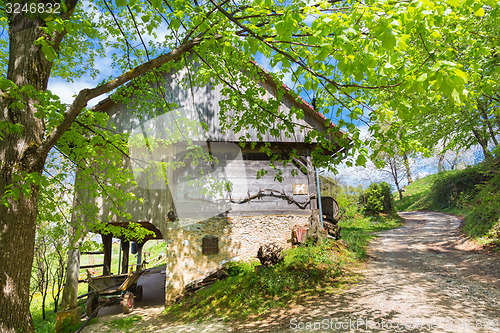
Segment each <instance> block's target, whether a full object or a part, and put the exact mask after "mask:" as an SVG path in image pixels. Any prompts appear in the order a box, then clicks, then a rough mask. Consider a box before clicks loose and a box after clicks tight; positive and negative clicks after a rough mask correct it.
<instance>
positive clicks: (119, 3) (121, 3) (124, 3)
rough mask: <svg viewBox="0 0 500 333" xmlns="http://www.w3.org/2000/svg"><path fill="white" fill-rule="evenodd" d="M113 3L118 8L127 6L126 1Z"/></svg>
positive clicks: (119, 0)
mask: <svg viewBox="0 0 500 333" xmlns="http://www.w3.org/2000/svg"><path fill="white" fill-rule="evenodd" d="M115 2H116V5H117V6H118V7H124V6H126V5H127V0H116V1H115Z"/></svg>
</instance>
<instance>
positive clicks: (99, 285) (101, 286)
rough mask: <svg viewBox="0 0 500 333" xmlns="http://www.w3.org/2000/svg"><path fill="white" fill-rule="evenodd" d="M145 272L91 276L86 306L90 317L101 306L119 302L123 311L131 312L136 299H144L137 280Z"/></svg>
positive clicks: (86, 311)
mask: <svg viewBox="0 0 500 333" xmlns="http://www.w3.org/2000/svg"><path fill="white" fill-rule="evenodd" d="M143 272H144V270H140V271H136V272H132V273H130V274H119V275H108V276H96V277H91V276H89V277H88V278H87V283H88V285H89V292H90V294H89V296H88V298H87V305H86V306H85V313H86V314H87V316H88V317H90V316H91V315H92V314H94V312H95V311H96V310H97V311H98V309H100V308H101V307H105V306H112V305H119V304H121V306H122V310H123V313H125V314H127V313H130V312H131V311H132V310H133V309H134V303H135V299H137V301H141V300H142V286H140V285H137V280H138V279H139V277H140V276H141V275H142V273H143ZM94 315H97V313H95V314H94Z"/></svg>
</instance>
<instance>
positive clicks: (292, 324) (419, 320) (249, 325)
mask: <svg viewBox="0 0 500 333" xmlns="http://www.w3.org/2000/svg"><path fill="white" fill-rule="evenodd" d="M401 216H403V217H404V218H405V219H406V222H405V224H404V225H403V226H402V227H400V228H398V229H394V230H391V231H388V232H385V233H383V234H382V236H381V237H380V238H379V239H378V240H377V241H376V242H374V243H373V244H372V245H371V247H370V250H369V255H370V260H369V261H368V263H367V265H366V270H365V271H364V273H363V274H364V275H365V279H363V281H362V282H361V283H359V284H358V285H355V286H354V287H352V288H350V289H348V290H346V291H344V292H341V293H339V294H336V295H325V296H321V297H316V298H314V299H311V300H304V301H303V302H301V303H300V305H297V306H294V307H293V308H291V309H286V310H282V311H277V312H275V313H272V314H270V315H269V316H268V317H267V318H266V319H264V320H258V321H247V322H245V323H221V322H210V321H207V322H204V323H201V324H193V325H183V326H176V327H166V326H164V325H162V324H161V323H160V322H158V323H156V324H154V323H151V322H150V323H149V324H148V325H147V326H146V327H143V328H142V329H141V330H140V331H141V332H144V331H149V329H151V331H156V332H306V331H316V332H324V331H328V332H500V323H499V320H500V258H499V256H491V255H487V254H484V253H481V252H480V251H477V248H475V247H474V246H471V244H470V243H468V242H467V241H466V240H465V239H464V238H463V237H461V236H460V233H459V232H458V228H459V226H460V221H459V219H458V218H456V217H452V216H450V215H445V214H440V213H434V212H408V213H401ZM214 315H216V314H214ZM144 324H146V323H144Z"/></svg>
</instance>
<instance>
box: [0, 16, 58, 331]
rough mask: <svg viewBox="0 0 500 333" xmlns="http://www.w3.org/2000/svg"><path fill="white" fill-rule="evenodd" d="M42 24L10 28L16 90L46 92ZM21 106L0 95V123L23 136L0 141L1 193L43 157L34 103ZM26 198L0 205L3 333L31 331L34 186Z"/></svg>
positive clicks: (16, 19)
mask: <svg viewBox="0 0 500 333" xmlns="http://www.w3.org/2000/svg"><path fill="white" fill-rule="evenodd" d="M42 25H43V21H41V20H40V19H39V18H27V17H25V16H24V15H23V14H13V15H12V17H11V24H10V28H9V64H8V70H7V79H8V80H11V81H13V82H14V84H16V85H17V87H23V86H25V85H31V86H33V87H34V88H35V90H37V91H40V90H46V87H47V82H48V79H49V74H50V70H51V64H50V63H49V62H48V61H47V60H46V59H45V58H44V56H43V54H42V52H41V50H40V46H38V45H34V41H35V40H37V39H38V38H40V37H41V36H42V32H41V30H40V29H39V28H40V27H41V26H42ZM22 98H23V102H24V106H22V107H21V108H17V107H15V106H12V107H11V104H12V103H13V102H14V101H15V100H14V99H12V97H10V96H9V95H7V94H5V93H4V92H2V93H1V94H0V112H1V113H0V121H5V122H7V123H10V124H21V125H22V126H23V131H22V132H21V133H5V136H4V138H3V140H1V141H0V161H2V163H1V165H0V193H1V194H2V196H3V195H4V194H5V191H6V190H8V189H9V187H10V186H12V185H14V186H13V187H12V188H19V185H23V182H22V181H21V182H17V183H16V181H15V177H16V176H17V177H19V176H20V175H26V174H28V173H32V172H38V173H41V172H42V170H43V165H44V163H45V158H46V156H36V153H35V150H36V147H37V146H38V145H40V143H41V141H42V136H43V134H44V127H43V123H42V120H41V119H40V118H37V117H36V116H35V113H36V112H37V109H36V107H35V106H34V105H35V103H36V100H34V99H33V98H32V97H30V96H27V95H23V96H22ZM26 189H29V190H31V193H30V194H29V195H28V194H26V195H24V194H22V193H21V194H19V198H17V199H16V198H14V197H10V198H8V199H7V202H8V207H7V206H6V205H4V204H1V205H0V216H1V218H0V244H1V245H2V250H1V251H0V331H1V332H2V333H10V332H12V333H14V332H33V331H34V328H33V321H32V319H31V314H30V311H29V299H30V298H29V287H30V276H31V267H32V263H33V252H34V241H35V224H36V215H37V205H38V185H36V184H26Z"/></svg>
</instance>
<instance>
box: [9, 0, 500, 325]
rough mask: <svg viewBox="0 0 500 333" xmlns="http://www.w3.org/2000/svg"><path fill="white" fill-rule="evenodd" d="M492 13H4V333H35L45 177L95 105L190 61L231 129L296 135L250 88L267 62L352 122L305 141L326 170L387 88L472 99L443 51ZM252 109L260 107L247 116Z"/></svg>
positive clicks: (126, 3) (247, 5) (225, 4)
mask: <svg viewBox="0 0 500 333" xmlns="http://www.w3.org/2000/svg"><path fill="white" fill-rule="evenodd" d="M486 2H487V3H489V5H490V7H489V8H491V9H488V10H489V12H488V13H490V12H493V11H497V10H498V9H497V7H498V4H496V3H495V2H494V1H486ZM483 5H484V2H483V1H475V0H467V1H463V2H459V1H432V2H430V1H423V2H418V1H409V2H406V1H403V2H393V1H363V2H359V1H336V0H333V1H331V0H330V1H318V2H310V1H301V0H292V1H286V2H285V1H271V0H266V1H262V0H259V1H243V2H236V3H235V2H229V1H217V0H208V1H199V0H179V1H161V0H115V1H108V0H95V1H92V2H81V1H78V0H53V1H51V0H15V1H6V0H2V1H1V6H0V8H1V17H0V18H1V20H0V24H1V25H2V29H3V31H8V36H5V35H2V39H1V42H0V47H2V50H1V52H0V57H1V59H0V61H1V64H2V66H0V70H1V71H2V76H1V78H0V88H1V93H0V110H1V111H0V130H1V131H0V137H1V141H0V162H1V164H0V193H1V195H2V204H1V205H0V244H1V248H2V251H0V331H2V332H17V331H22V332H30V331H33V323H32V320H31V316H30V313H29V278H30V268H31V262H32V260H33V252H34V239H35V223H36V217H37V205H38V197H39V190H40V186H41V184H42V183H43V179H44V175H43V170H44V165H45V162H46V159H47V155H48V154H49V152H50V151H51V149H52V148H53V147H54V146H55V145H56V144H57V145H59V144H60V142H61V140H62V138H66V141H68V140H69V141H76V142H79V141H81V140H84V139H85V140H86V139H88V137H85V136H82V135H80V136H75V135H70V136H66V133H67V132H68V131H71V130H72V129H73V128H74V127H75V126H79V125H78V121H80V120H82V118H84V117H93V115H91V114H90V113H88V112H87V111H85V110H86V109H85V108H86V105H87V103H88V102H89V101H90V100H92V99H93V98H96V97H98V96H101V95H103V94H108V93H111V92H114V91H115V90H116V89H118V88H120V87H122V86H123V85H124V84H126V83H127V82H130V81H132V80H134V83H133V84H134V86H133V87H137V86H141V82H139V81H140V79H142V78H143V77H145V76H147V75H144V74H146V73H148V72H150V71H152V70H153V69H159V70H160V69H161V70H167V69H169V68H173V67H175V66H181V65H182V63H183V62H185V61H186V59H187V58H188V57H186V55H188V54H189V56H190V59H193V61H196V62H197V63H198V64H199V67H198V70H197V71H196V72H193V73H192V77H191V78H190V84H207V83H209V82H211V83H215V84H223V85H224V86H225V89H224V90H223V93H224V94H225V95H226V97H227V99H226V102H225V103H224V105H221V108H222V114H224V112H225V111H227V110H228V109H232V110H235V114H236V117H233V118H232V119H226V120H227V121H228V126H232V127H234V128H235V129H238V130H245V129H248V128H250V127H252V128H255V129H257V130H258V131H260V132H261V133H264V132H266V131H269V130H271V131H272V132H274V133H275V132H276V130H283V131H288V132H290V131H292V129H293V126H292V118H293V117H303V113H302V112H301V110H293V111H292V114H291V115H290V116H291V117H290V118H285V117H283V115H282V114H281V113H280V110H279V109H278V105H279V99H280V96H282V94H283V93H285V89H282V88H280V89H279V90H278V92H277V94H276V96H275V98H274V99H270V100H260V99H259V98H258V96H261V90H259V88H258V87H256V86H255V84H253V83H254V79H256V78H258V77H259V76H260V75H262V73H261V72H260V71H259V70H258V69H256V68H255V66H252V65H251V64H250V63H249V61H248V59H249V58H253V57H256V56H264V57H267V58H268V59H269V60H270V63H271V65H272V66H275V67H278V68H279V69H280V71H279V73H278V74H273V73H270V75H271V76H272V77H273V79H274V80H275V81H276V82H277V83H280V82H282V79H283V77H284V75H285V74H288V75H291V77H293V78H294V81H296V82H298V83H299V84H298V86H297V91H298V92H299V93H302V94H307V93H311V92H312V91H315V90H318V91H320V93H318V96H317V98H318V100H321V103H317V109H318V111H319V112H323V113H331V112H337V111H339V112H340V110H341V109H343V110H344V111H345V112H341V113H343V114H345V115H346V117H344V118H343V119H339V120H338V123H339V126H341V127H345V128H346V129H347V130H349V131H351V133H352V141H351V143H349V140H348V139H347V135H345V136H343V137H338V138H337V142H336V143H332V142H330V140H327V136H326V135H325V133H318V132H317V131H314V130H312V131H310V132H309V134H308V136H307V139H308V140H311V141H313V140H314V141H316V142H318V143H319V144H318V151H317V153H315V154H314V156H315V160H316V164H317V165H328V164H329V162H331V161H332V158H331V157H325V156H323V154H322V149H323V148H325V147H329V146H331V145H333V144H338V145H340V146H345V147H346V148H351V152H352V153H354V152H355V151H356V150H357V148H360V147H361V146H362V144H363V142H362V141H361V140H359V133H357V129H356V123H355V122H354V121H355V120H356V119H358V118H360V117H363V113H364V110H363V108H368V109H370V110H372V112H379V110H378V109H373V108H371V107H370V106H369V103H370V101H371V99H372V98H374V94H376V93H377V91H379V89H381V88H383V89H385V90H390V91H394V93H395V94H406V93H409V92H411V91H412V89H413V90H418V89H419V86H415V85H414V81H416V82H418V85H421V86H422V87H424V86H426V85H430V86H431V88H432V89H430V91H434V92H439V93H440V94H443V95H444V96H447V97H449V98H451V99H453V100H454V101H455V102H457V103H458V102H460V101H461V100H462V98H464V96H465V93H464V87H465V84H466V83H467V77H466V76H465V77H464V75H463V71H462V70H460V69H459V68H458V67H457V65H456V61H455V59H454V57H453V56H450V55H449V51H448V49H447V48H443V46H442V45H441V44H442V43H441V42H440V41H441V40H442V39H445V40H446V41H447V42H448V41H449V40H451V41H452V40H453V36H454V35H455V32H454V29H456V28H457V26H458V27H459V28H461V29H463V30H460V31H459V32H460V33H463V34H464V35H465V34H466V33H468V32H469V31H467V27H464V24H468V23H469V21H467V20H464V19H469V18H470V17H471V15H472V16H473V17H474V18H477V19H478V20H479V21H480V20H481V18H482V17H484V16H485V13H484V12H485V10H484V9H483ZM474 15H475V16H474ZM482 32H483V31H479V32H478V33H479V34H482ZM160 34H161V35H160ZM471 38H472V37H471ZM420 41H422V42H420ZM430 41H431V42H433V43H435V44H434V45H430V44H429V42H430ZM419 43H420V44H419ZM102 59H111V65H112V68H113V69H114V74H113V75H111V76H106V77H102V76H101V77H100V80H101V83H99V84H97V85H96V86H95V87H93V88H88V89H82V90H81V91H80V92H79V93H77V94H76V97H75V98H74V100H73V101H72V103H70V104H69V105H68V106H65V105H62V104H61V103H60V102H59V101H58V99H57V97H56V96H54V95H53V94H52V93H50V92H49V91H48V90H47V86H48V82H49V80H50V79H51V78H54V77H59V78H62V79H66V80H69V81H72V80H78V79H79V78H81V77H82V76H83V75H87V74H88V75H90V76H92V77H97V76H98V75H99V72H98V70H97V69H96V67H95V62H96V61H98V60H99V61H101V60H102ZM403 60H404V62H403ZM162 66H163V67H162ZM242 71H244V72H245V75H242V74H239V73H242ZM152 73H153V74H152V75H153V79H154V77H155V76H154V73H155V72H152ZM127 89H128V90H132V86H129V87H124V88H123V89H122V90H121V91H122V92H123V93H124V95H127V94H126V92H127ZM489 96H490V95H489ZM491 96H494V95H491ZM249 102H251V103H253V105H255V106H254V107H252V108H248V107H247V106H248V103H249ZM395 102H397V101H392V103H395ZM334 105H336V106H341V109H339V108H336V107H334ZM163 107H164V109H166V108H167V107H168V105H163ZM391 107H392V108H393V109H399V108H397V105H392V106H391ZM380 110H382V109H380ZM278 120H279V121H278ZM87 130H88V129H87ZM291 134H292V133H290V135H291ZM104 142H105V143H107V140H104ZM90 146H92V145H89V146H88V147H90ZM94 149H95V148H94ZM359 151H360V152H361V154H360V155H359V156H360V157H358V160H357V163H358V164H363V163H364V161H365V160H366V157H365V155H366V154H367V153H366V150H359ZM85 154H87V155H89V154H92V150H89V151H87V152H86V153H85ZM335 158H336V159H337V160H339V159H341V156H337V157H335ZM76 163H78V161H76Z"/></svg>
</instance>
